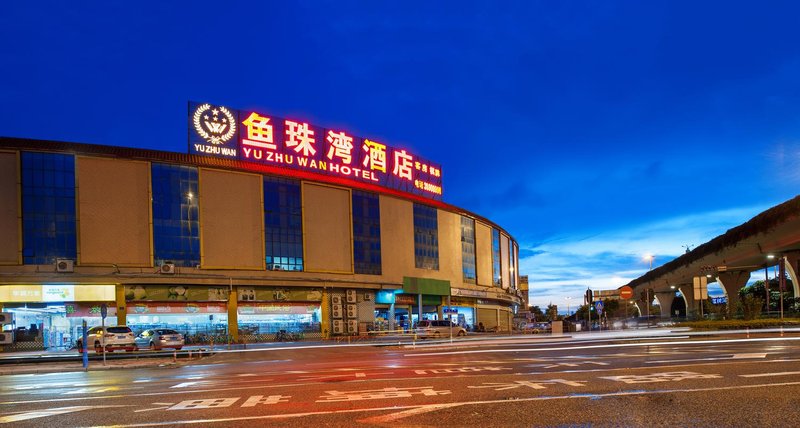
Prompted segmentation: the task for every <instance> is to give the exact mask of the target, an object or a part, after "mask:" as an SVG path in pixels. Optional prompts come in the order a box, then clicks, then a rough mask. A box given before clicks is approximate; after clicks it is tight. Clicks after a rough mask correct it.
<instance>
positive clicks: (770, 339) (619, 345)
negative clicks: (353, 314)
mask: <svg viewBox="0 0 800 428" xmlns="http://www.w3.org/2000/svg"><path fill="white" fill-rule="evenodd" d="M788 340H800V337H758V338H753V339H721V340H686V341H677V342H669V343H665V342H639V343H615V344H609V345H581V346H580V349H581V350H585V349H605V348H632V347H639V348H640V347H646V346H664V345H671V346H672V345H703V344H719V343H740V342H779V341H788ZM575 349H576V347H575V346H562V347H553V348H539V347H536V348H513V349H474V350H470V351H449V352H424V351H422V352H420V353H416V354H403V356H404V357H430V356H436V355H460V354H490V353H500V352H545V351H571V350H575Z"/></svg>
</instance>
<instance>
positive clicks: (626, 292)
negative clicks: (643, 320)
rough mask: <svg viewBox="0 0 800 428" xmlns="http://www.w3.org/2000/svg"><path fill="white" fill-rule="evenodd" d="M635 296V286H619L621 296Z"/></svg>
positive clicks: (625, 298) (623, 297)
mask: <svg viewBox="0 0 800 428" xmlns="http://www.w3.org/2000/svg"><path fill="white" fill-rule="evenodd" d="M631 297H633V288H630V287H628V286H627V285H623V286H622V287H620V288H619V298H620V299H624V300H628V299H630V298H631Z"/></svg>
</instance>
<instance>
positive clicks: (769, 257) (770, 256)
mask: <svg viewBox="0 0 800 428" xmlns="http://www.w3.org/2000/svg"><path fill="white" fill-rule="evenodd" d="M774 258H775V255H773V254H767V260H772V259H774ZM764 290H765V292H766V295H767V306H766V310H767V316H769V261H767V262H765V263H764Z"/></svg>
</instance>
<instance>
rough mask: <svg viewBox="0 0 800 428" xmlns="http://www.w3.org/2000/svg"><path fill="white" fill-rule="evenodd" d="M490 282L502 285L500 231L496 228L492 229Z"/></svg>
mask: <svg viewBox="0 0 800 428" xmlns="http://www.w3.org/2000/svg"><path fill="white" fill-rule="evenodd" d="M492 284H494V285H497V286H502V285H503V277H502V276H501V275H500V231H499V230H497V229H492Z"/></svg>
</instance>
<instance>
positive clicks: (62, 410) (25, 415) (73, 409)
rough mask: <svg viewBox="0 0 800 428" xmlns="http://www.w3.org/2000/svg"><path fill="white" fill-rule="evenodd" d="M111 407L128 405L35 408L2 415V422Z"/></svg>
mask: <svg viewBox="0 0 800 428" xmlns="http://www.w3.org/2000/svg"><path fill="white" fill-rule="evenodd" d="M109 407H126V406H124V405H119V406H69V407H56V408H54V409H47V410H34V411H32V412H24V413H18V414H16V415H11V416H3V417H0V424H8V423H11V422H19V421H27V420H30V419H36V418H45V417H48V416H55V415H63V414H66V413H73V412H81V411H84V410H90V409H100V408H109Z"/></svg>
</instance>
